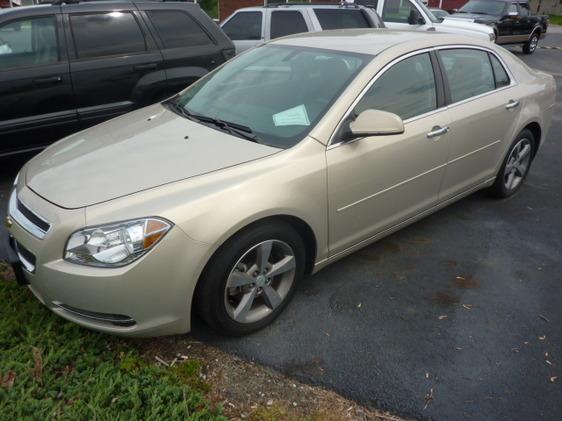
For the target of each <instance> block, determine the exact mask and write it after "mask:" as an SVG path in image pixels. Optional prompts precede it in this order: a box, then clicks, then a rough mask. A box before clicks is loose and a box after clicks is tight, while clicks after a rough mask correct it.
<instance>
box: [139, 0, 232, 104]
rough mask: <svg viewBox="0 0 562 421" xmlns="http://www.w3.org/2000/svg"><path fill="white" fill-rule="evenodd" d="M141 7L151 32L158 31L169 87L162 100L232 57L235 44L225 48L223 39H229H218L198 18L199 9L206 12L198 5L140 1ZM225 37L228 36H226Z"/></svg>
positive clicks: (157, 39) (157, 36)
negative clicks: (195, 6) (183, 6)
mask: <svg viewBox="0 0 562 421" xmlns="http://www.w3.org/2000/svg"><path fill="white" fill-rule="evenodd" d="M138 6H139V7H140V10H141V11H142V13H143V16H145V17H146V18H147V23H148V24H149V27H150V29H151V31H153V33H154V34H156V36H155V39H156V42H157V44H158V47H159V48H160V50H161V51H162V56H163V57H164V68H165V70H166V78H167V81H168V87H167V90H166V92H162V95H161V98H162V99H163V98H164V97H165V96H170V95H172V94H175V93H177V92H179V91H181V90H183V89H185V88H186V87H187V86H189V85H191V84H192V83H193V82H195V81H196V80H197V79H199V78H200V77H201V76H204V75H206V74H207V73H209V72H210V71H211V70H213V69H214V68H215V67H217V66H218V65H220V64H222V63H224V62H225V61H226V59H227V58H230V57H227V53H228V52H230V56H232V55H233V51H232V45H230V46H229V47H230V48H229V49H224V50H223V48H224V47H227V45H225V42H224V41H226V39H223V40H222V41H223V42H222V44H221V43H220V41H221V40H217V39H215V37H214V36H213V34H212V33H211V32H210V31H209V30H207V28H205V27H204V26H203V25H202V21H200V20H198V19H197V18H198V16H197V12H199V13H201V14H203V12H201V11H200V9H199V7H197V9H195V8H190V9H191V10H189V9H187V8H174V4H173V3H171V4H170V3H164V4H158V5H157V6H151V5H150V3H148V4H147V3H144V4H141V3H139V4H138ZM156 7H157V8H156ZM176 7H177V6H176ZM203 17H204V16H203ZM207 20H209V19H207ZM213 25H214V24H213ZM216 32H218V31H216ZM217 35H222V34H217ZM222 37H223V38H225V37H224V35H222ZM229 44H230V43H229Z"/></svg>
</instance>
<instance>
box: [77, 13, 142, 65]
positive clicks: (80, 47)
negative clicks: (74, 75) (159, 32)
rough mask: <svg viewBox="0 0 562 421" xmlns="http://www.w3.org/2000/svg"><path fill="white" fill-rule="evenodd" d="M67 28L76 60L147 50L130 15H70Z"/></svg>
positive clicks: (140, 33) (137, 25)
mask: <svg viewBox="0 0 562 421" xmlns="http://www.w3.org/2000/svg"><path fill="white" fill-rule="evenodd" d="M70 27H71V29H72V35H73V36H74V46H75V48H76V55H77V56H78V58H92V57H103V56H111V55H119V54H131V53H138V52H142V51H146V44H145V40H144V35H143V33H142V31H141V28H140V27H139V24H138V23H137V20H136V19H135V17H134V16H133V14H132V13H130V12H108V13H92V14H79V15H78V14H76V15H71V16H70Z"/></svg>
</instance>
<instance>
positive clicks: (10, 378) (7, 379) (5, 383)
mask: <svg viewBox="0 0 562 421" xmlns="http://www.w3.org/2000/svg"><path fill="white" fill-rule="evenodd" d="M15 381H16V372H15V371H13V370H8V372H7V373H6V374H4V375H3V376H0V386H2V387H5V388H6V389H11V388H12V387H13V386H14V382H15Z"/></svg>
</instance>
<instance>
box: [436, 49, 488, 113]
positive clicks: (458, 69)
mask: <svg viewBox="0 0 562 421" xmlns="http://www.w3.org/2000/svg"><path fill="white" fill-rule="evenodd" d="M439 55H440V56H441V61H442V62H443V65H444V68H445V75H446V77H447V80H448V82H449V89H450V91H451V101H452V102H457V101H462V100H464V99H467V98H471V97H473V96H476V95H480V94H483V93H485V92H489V91H493V90H494V89H495V83H494V74H493V72H492V65H491V64H490V59H489V58H488V53H486V52H485V51H480V50H471V49H468V48H462V49H461V48H459V49H450V50H441V51H439Z"/></svg>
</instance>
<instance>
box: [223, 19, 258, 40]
mask: <svg viewBox="0 0 562 421" xmlns="http://www.w3.org/2000/svg"><path fill="white" fill-rule="evenodd" d="M261 22H262V13H261V12H240V13H237V14H235V15H234V16H233V17H232V18H231V19H230V20H229V21H228V22H226V23H225V24H224V25H223V27H222V30H223V31H224V33H225V34H226V35H227V36H228V37H229V38H230V39H232V40H238V41H244V40H259V39H261V25H262V23H261Z"/></svg>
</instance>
